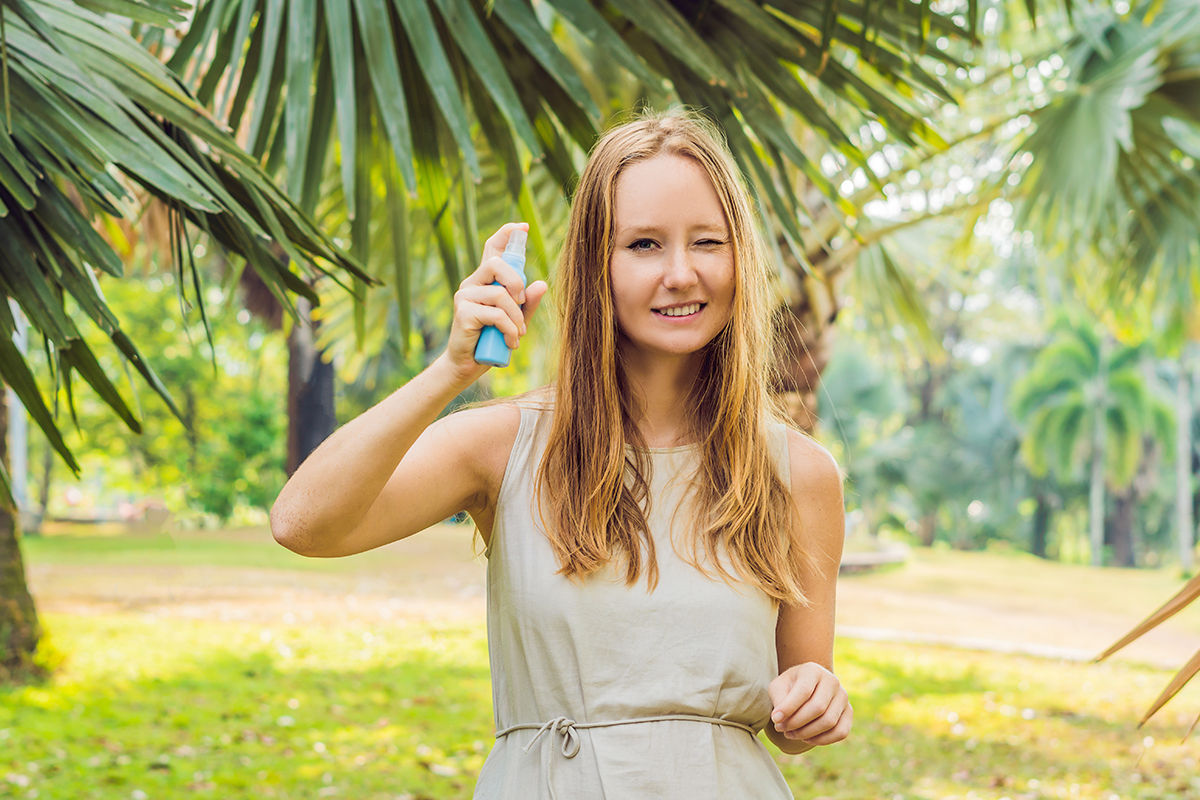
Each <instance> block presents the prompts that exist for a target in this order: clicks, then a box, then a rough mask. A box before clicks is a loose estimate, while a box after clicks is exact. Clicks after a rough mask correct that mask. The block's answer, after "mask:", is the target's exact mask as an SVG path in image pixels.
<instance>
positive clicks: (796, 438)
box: [788, 428, 843, 501]
mask: <svg viewBox="0 0 1200 800" xmlns="http://www.w3.org/2000/svg"><path fill="white" fill-rule="evenodd" d="M788 464H789V465H790V467H791V473H792V494H793V495H794V496H795V497H796V500H797V501H799V500H800V499H801V497H809V496H812V495H820V494H826V493H829V492H831V491H833V492H835V493H836V494H837V496H838V497H839V499H840V497H841V493H842V477H843V476H842V468H841V467H839V466H838V463H837V461H836V460H835V459H834V457H833V454H832V453H830V452H829V451H828V450H827V449H825V447H824V446H823V445H822V444H821V443H820V442H818V441H817V440H816V439H814V438H812V437H811V436H808V435H807V434H804V433H801V432H800V431H797V430H793V429H791V428H788Z"/></svg>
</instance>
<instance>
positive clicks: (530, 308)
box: [521, 281, 550, 325]
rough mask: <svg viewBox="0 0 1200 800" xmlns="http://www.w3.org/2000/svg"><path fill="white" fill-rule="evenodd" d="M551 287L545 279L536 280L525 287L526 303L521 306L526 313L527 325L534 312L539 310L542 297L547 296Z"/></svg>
mask: <svg viewBox="0 0 1200 800" xmlns="http://www.w3.org/2000/svg"><path fill="white" fill-rule="evenodd" d="M549 288H550V287H549V286H547V285H546V282H545V281H534V282H533V283H531V284H529V286H527V287H526V288H525V305H524V306H522V307H521V311H522V313H523V314H524V315H525V323H526V324H527V325H528V324H529V320H530V318H531V317H533V312H535V311H537V310H538V306H540V305H541V304H542V298H543V297H545V296H546V291H547V290H548V289H549Z"/></svg>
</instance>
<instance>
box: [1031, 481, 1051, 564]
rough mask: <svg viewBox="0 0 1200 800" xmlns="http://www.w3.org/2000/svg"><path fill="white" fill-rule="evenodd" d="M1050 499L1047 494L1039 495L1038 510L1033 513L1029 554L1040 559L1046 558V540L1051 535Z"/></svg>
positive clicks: (1040, 493)
mask: <svg viewBox="0 0 1200 800" xmlns="http://www.w3.org/2000/svg"><path fill="white" fill-rule="evenodd" d="M1050 513H1051V508H1050V498H1048V497H1047V496H1046V494H1045V492H1038V494H1037V509H1036V510H1035V511H1034V512H1033V537H1032V541H1031V542H1030V544H1029V552H1031V553H1033V554H1034V555H1035V556H1037V557H1038V558H1045V557H1046V540H1047V539H1048V538H1049V533H1050Z"/></svg>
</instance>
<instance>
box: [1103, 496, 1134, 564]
mask: <svg viewBox="0 0 1200 800" xmlns="http://www.w3.org/2000/svg"><path fill="white" fill-rule="evenodd" d="M1136 505H1137V494H1136V492H1135V491H1134V489H1133V487H1130V488H1128V489H1126V490H1125V491H1123V492H1118V493H1116V494H1114V495H1113V515H1112V520H1111V521H1110V524H1109V526H1108V533H1109V536H1110V539H1111V541H1112V548H1113V562H1114V563H1115V564H1116V565H1117V566H1118V567H1136V566H1137V560H1136V558H1135V557H1134V550H1133V516H1134V507H1135V506H1136Z"/></svg>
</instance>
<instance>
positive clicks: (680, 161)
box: [614, 154, 727, 233]
mask: <svg viewBox="0 0 1200 800" xmlns="http://www.w3.org/2000/svg"><path fill="white" fill-rule="evenodd" d="M614 200H615V208H614V216H615V221H616V227H617V229H618V230H625V231H626V232H629V233H633V232H635V229H636V230H644V231H646V232H652V231H654V230H659V229H661V228H663V227H672V228H674V227H678V226H680V225H685V226H686V227H688V228H689V229H695V230H703V229H706V228H707V229H712V230H714V231H720V230H725V229H726V226H727V221H726V219H725V210H724V208H723V206H722V204H721V198H720V196H719V195H718V193H717V189H716V187H715V186H714V185H713V182H712V179H711V178H710V177H709V175H708V173H707V172H706V171H705V169H704V167H703V166H701V165H700V164H699V162H697V161H696V160H695V159H692V158H688V157H686V156H678V155H673V154H660V155H656V156H654V157H653V158H649V159H646V160H645V161H639V162H637V163H635V164H630V165H629V166H627V167H626V168H625V169H624V170H623V171H622V172H621V174H620V175H619V176H618V177H617V184H616V191H615V197H614Z"/></svg>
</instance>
